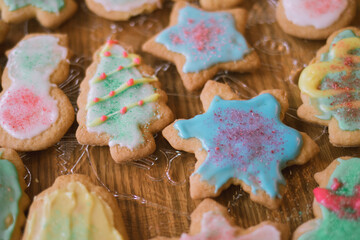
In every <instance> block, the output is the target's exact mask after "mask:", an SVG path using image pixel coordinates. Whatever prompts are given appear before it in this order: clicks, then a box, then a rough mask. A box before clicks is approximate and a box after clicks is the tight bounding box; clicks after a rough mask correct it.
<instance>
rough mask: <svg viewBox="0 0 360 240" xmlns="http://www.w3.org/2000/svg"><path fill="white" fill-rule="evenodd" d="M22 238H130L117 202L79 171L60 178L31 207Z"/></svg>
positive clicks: (41, 239)
mask: <svg viewBox="0 0 360 240" xmlns="http://www.w3.org/2000/svg"><path fill="white" fill-rule="evenodd" d="M22 239H23V240H49V239H51V240H62V239H72V240H84V239H88V240H98V239H106V240H127V239H128V237H127V234H126V231H125V227H124V223H123V220H122V216H121V212H120V209H119V207H118V205H117V202H116V200H115V198H114V196H112V195H111V194H110V193H109V192H108V191H107V190H106V189H105V188H103V187H99V186H96V185H94V184H93V183H92V182H91V180H90V179H89V177H87V176H85V175H80V174H73V175H66V176H61V177H58V178H57V179H56V181H55V183H54V185H52V186H51V187H50V188H48V189H46V190H45V191H43V192H42V193H40V194H39V195H38V196H36V197H35V199H34V202H33V203H32V204H31V206H30V211H29V216H28V218H27V222H26V227H25V232H24V236H23V238H22Z"/></svg>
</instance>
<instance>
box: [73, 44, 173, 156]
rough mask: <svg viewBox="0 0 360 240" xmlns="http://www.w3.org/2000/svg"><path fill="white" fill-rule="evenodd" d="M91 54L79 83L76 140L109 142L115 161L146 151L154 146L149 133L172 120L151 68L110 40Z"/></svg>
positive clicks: (162, 92) (105, 144)
mask: <svg viewBox="0 0 360 240" xmlns="http://www.w3.org/2000/svg"><path fill="white" fill-rule="evenodd" d="M93 59H94V62H93V64H92V65H91V66H90V67H89V68H88V70H87V72H86V77H85V79H84V81H83V82H82V83H81V86H80V90H81V92H80V96H79V99H78V106H79V112H78V115H77V120H78V123H79V128H78V130H77V132H76V137H77V139H78V141H79V142H80V143H81V144H90V145H97V146H110V152H111V156H112V157H113V159H114V160H115V161H116V162H122V161H129V160H134V159H138V158H141V157H145V156H147V155H150V154H151V153H153V152H154V151H155V149H156V145H155V140H154V138H153V133H156V132H158V131H161V130H162V129H163V128H164V127H165V126H167V125H168V124H169V123H170V122H171V121H173V114H172V112H171V110H170V109H169V108H168V107H167V105H166V102H167V95H166V93H165V92H164V91H162V90H161V89H160V82H159V81H158V79H157V78H156V77H155V76H153V73H154V72H153V70H152V69H151V68H149V67H148V66H146V65H144V64H142V63H141V58H140V56H138V55H136V54H133V53H129V52H127V51H126V50H125V49H124V48H123V47H122V46H120V45H119V44H118V43H117V42H116V41H114V40H109V41H108V42H107V43H106V44H105V45H104V46H102V47H101V48H100V49H99V50H98V51H97V52H96V53H95V54H94V57H93Z"/></svg>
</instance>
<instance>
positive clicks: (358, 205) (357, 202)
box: [355, 199, 360, 209]
mask: <svg viewBox="0 0 360 240" xmlns="http://www.w3.org/2000/svg"><path fill="white" fill-rule="evenodd" d="M355 209H360V199H358V200H356V202H355Z"/></svg>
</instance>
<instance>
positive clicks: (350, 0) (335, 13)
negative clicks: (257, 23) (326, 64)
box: [276, 0, 356, 39]
mask: <svg viewBox="0 0 360 240" xmlns="http://www.w3.org/2000/svg"><path fill="white" fill-rule="evenodd" d="M355 14H356V0H280V1H279V2H278V6H277V9H276V19H277V22H278V23H279V25H280V27H281V28H282V29H283V30H284V32H286V33H287V34H290V35H292V36H295V37H299V38H305V39H326V38H327V37H328V36H329V35H330V34H331V33H333V32H334V31H336V30H338V29H340V28H343V27H345V26H347V25H349V24H350V23H351V21H352V20H353V19H354V17H355Z"/></svg>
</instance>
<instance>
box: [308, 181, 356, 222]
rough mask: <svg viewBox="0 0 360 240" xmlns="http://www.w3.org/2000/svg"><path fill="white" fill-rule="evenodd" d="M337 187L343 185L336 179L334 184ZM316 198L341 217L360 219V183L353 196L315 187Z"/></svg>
mask: <svg viewBox="0 0 360 240" xmlns="http://www.w3.org/2000/svg"><path fill="white" fill-rule="evenodd" d="M334 185H336V187H335V189H338V188H339V187H340V186H341V183H340V182H339V181H338V180H337V179H334V183H333V185H332V186H334ZM314 195H315V199H316V201H317V202H318V203H320V204H321V205H323V206H324V207H326V208H327V209H329V210H330V211H332V212H335V213H336V215H337V216H338V217H340V218H346V219H358V218H360V184H359V185H356V186H355V187H354V195H353V196H343V195H337V194H336V190H330V189H325V188H315V189H314Z"/></svg>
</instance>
